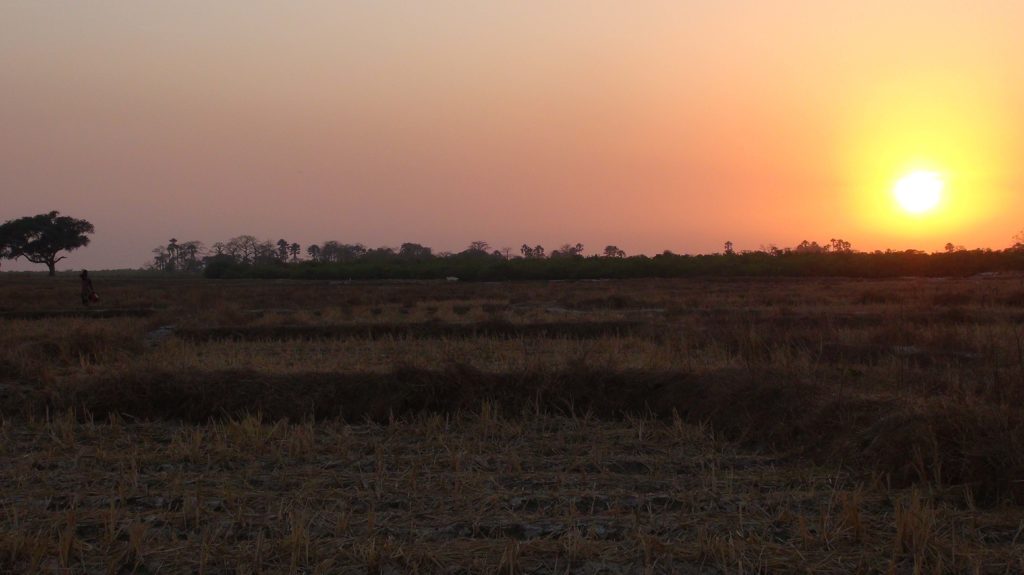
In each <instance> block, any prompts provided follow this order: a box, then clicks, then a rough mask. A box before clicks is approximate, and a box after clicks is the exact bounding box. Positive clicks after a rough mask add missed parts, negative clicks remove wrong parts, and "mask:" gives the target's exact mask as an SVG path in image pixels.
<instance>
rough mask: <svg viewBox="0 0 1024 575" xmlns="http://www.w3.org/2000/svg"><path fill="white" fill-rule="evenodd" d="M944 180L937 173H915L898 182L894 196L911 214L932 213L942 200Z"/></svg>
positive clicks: (894, 189)
mask: <svg viewBox="0 0 1024 575" xmlns="http://www.w3.org/2000/svg"><path fill="white" fill-rule="evenodd" d="M942 187H943V183H942V178H941V177H940V176H939V174H937V173H935V172H923V171H919V172H913V173H911V174H909V175H906V176H904V177H903V178H901V179H900V181H898V182H896V186H895V187H894V188H893V195H894V196H895V197H896V201H897V202H899V204H900V206H901V207H902V208H903V209H904V210H906V211H907V212H909V213H911V214H921V213H924V212H928V211H931V210H932V209H934V208H935V206H937V205H938V203H939V200H940V199H941V198H942Z"/></svg>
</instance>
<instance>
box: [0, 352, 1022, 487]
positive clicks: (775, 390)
mask: <svg viewBox="0 0 1024 575" xmlns="http://www.w3.org/2000/svg"><path fill="white" fill-rule="evenodd" d="M0 400H3V401H4V403H5V404H4V405H2V406H0V407H2V409H0V410H2V412H3V413H4V414H9V415H15V414H18V413H21V414H24V413H28V412H34V413H37V414H42V413H45V412H47V411H48V412H49V413H54V412H58V411H62V410H67V409H75V410H77V411H79V412H80V413H82V414H85V413H89V414H91V415H92V416H93V417H97V418H106V417H107V416H108V415H109V414H119V415H122V416H128V417H130V418H137V419H147V420H160V419H169V420H180V421H188V422H206V421H209V420H211V419H213V420H218V419H224V418H227V417H235V416H238V415H240V414H245V413H257V412H258V413H261V414H262V415H263V417H264V418H266V419H270V420H277V419H290V420H305V419H309V418H316V419H335V418H342V419H345V420H348V421H352V422H362V421H365V420H367V419H370V420H374V421H379V422H386V421H388V420H390V419H391V418H405V417H413V416H415V415H418V414H423V413H460V412H461V413H468V412H474V411H476V410H479V409H480V407H481V405H482V404H483V403H484V402H488V403H490V404H491V405H493V406H495V407H497V408H499V409H501V410H502V411H503V412H504V413H507V414H519V416H521V417H530V416H531V415H532V414H536V413H538V412H556V413H563V414H566V415H570V416H578V415H581V414H586V413H589V414H590V415H592V416H595V417H598V418H622V417H625V416H628V415H647V416H653V417H657V418H673V417H676V416H679V417H681V418H683V419H684V420H690V421H695V422H696V421H704V422H709V423H711V424H712V426H713V427H714V429H715V430H716V431H717V432H719V433H723V434H724V435H725V436H727V437H729V438H732V439H735V440H739V441H741V442H742V443H744V444H747V445H753V446H758V447H764V448H768V449H772V450H774V451H776V452H782V453H789V454H793V455H800V456H807V457H811V458H813V459H815V460H817V461H819V462H823V463H829V464H839V465H845V466H848V467H850V468H852V469H855V470H861V471H865V472H866V471H877V472H880V473H882V474H884V475H885V476H887V477H888V478H889V479H891V480H892V481H893V482H894V483H895V484H904V485H905V484H910V483H914V482H925V483H929V484H934V485H946V486H949V485H956V486H962V487H967V488H970V490H971V492H972V494H973V496H974V497H976V498H977V499H978V500H979V501H989V502H992V501H997V500H999V499H1003V498H1009V499H1012V500H1014V501H1018V502H1019V501H1024V489H1022V486H1021V482H1020V480H1021V479H1022V478H1024V414H1022V413H1021V412H1020V410H1019V409H1016V408H1013V407H1011V406H1012V405H1013V404H1011V403H1001V404H994V403H986V402H981V401H965V400H964V398H960V399H953V398H936V399H921V398H913V399H912V398H909V397H907V396H905V395H903V396H900V395H867V394H857V393H849V392H847V393H838V390H837V389H836V388H835V387H833V386H830V385H827V384H823V383H815V382H809V381H799V380H794V379H793V378H792V377H791V376H788V375H786V374H783V373H780V372H774V371H757V372H750V371H743V370H737V369H723V370H718V371H714V372H707V373H699V374H698V373H689V372H653V371H611V372H610V371H599V370H596V369H592V368H587V367H581V368H579V369H573V370H564V371H559V372H522V373H487V372H481V371H477V370H474V369H471V368H467V367H465V366H461V365H455V366H452V367H450V368H449V369H444V370H422V369H399V370H396V371H394V372H393V373H390V374H375V373H327V374H323V373H309V374H297V375H267V374H262V373H259V372H255V371H223V372H205V373H204V372H195V373H167V372H153V373H125V374H122V375H111V376H103V377H93V378H82V379H80V380H78V381H76V382H73V383H70V384H69V385H68V387H67V388H65V389H60V390H51V391H50V392H49V393H46V394H43V393H41V392H40V393H37V394H33V395H26V394H18V395H7V396H6V397H5V396H4V394H0Z"/></svg>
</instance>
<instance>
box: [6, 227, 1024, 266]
mask: <svg viewBox="0 0 1024 575" xmlns="http://www.w3.org/2000/svg"><path fill="white" fill-rule="evenodd" d="M94 231H95V230H94V227H93V225H92V224H91V223H90V222H88V221H86V220H82V219H76V218H72V217H69V216H62V215H60V213H59V212H56V211H54V212H49V213H46V214H39V215H36V216H29V217H23V218H18V219H14V220H9V221H7V222H5V223H4V224H2V225H0V259H19V258H24V259H26V260H28V261H30V262H34V263H39V264H45V265H46V266H47V268H48V270H49V272H50V275H53V274H54V273H55V270H56V265H57V263H58V262H60V261H61V260H63V259H64V258H65V257H66V256H64V255H60V254H61V253H62V252H68V251H72V250H75V249H78V248H81V247H85V246H87V245H89V240H90V238H89V236H90V235H92V234H93V233H94ZM1014 239H1015V243H1014V244H1013V245H1012V246H1010V247H1008V248H1006V249H1003V250H991V249H977V250H967V249H964V248H963V247H962V246H958V245H955V244H953V243H952V242H950V243H947V244H946V245H945V248H944V250H943V251H942V252H935V253H926V252H923V251H919V250H903V251H893V250H885V251H873V252H861V251H857V250H855V249H853V246H852V245H851V244H850V242H848V241H845V240H843V239H837V238H833V239H830V240H829V241H827V242H822V243H818V242H817V241H807V240H804V241H802V242H800V243H798V244H796V245H795V246H793V247H783V248H780V247H777V246H767V247H762V248H761V249H758V250H747V251H739V252H738V251H736V249H735V246H734V245H733V243H732V242H731V241H727V242H725V243H724V244H723V249H722V251H721V252H717V253H712V254H699V255H688V254H675V253H673V252H671V251H665V252H662V253H661V254H658V255H655V256H646V255H633V256H627V255H626V253H625V252H624V251H623V250H621V249H619V248H618V247H617V246H614V245H608V246H605V248H604V249H603V250H601V251H600V252H599V253H597V254H590V255H587V254H585V253H584V246H583V244H582V243H566V244H563V245H561V246H560V247H558V248H557V249H553V250H551V251H550V252H549V251H547V250H546V249H545V248H544V246H542V245H539V244H538V245H530V244H522V245H521V246H520V247H519V249H518V250H514V249H512V248H510V247H504V248H500V249H495V248H493V247H492V246H491V245H490V244H488V243H487V242H485V241H474V242H471V243H470V244H469V245H468V246H467V247H466V248H465V249H464V250H462V251H459V252H444V251H442V252H435V251H434V250H433V249H432V248H430V247H428V246H424V245H422V244H417V243H403V244H402V245H401V246H399V247H398V248H391V247H377V248H368V247H366V246H365V245H363V244H360V243H355V244H348V243H343V242H338V241H326V242H323V243H321V244H313V245H309V246H306V247H305V249H303V246H301V245H300V244H298V243H296V242H289V241H287V240H285V239H283V238H282V239H279V240H277V242H271V241H268V240H260V239H258V238H256V237H255V236H252V235H241V236H238V237H235V238H231V239H230V240H228V241H226V242H217V243H215V244H213V245H212V246H209V247H207V246H206V245H204V244H203V243H202V242H199V241H179V240H178V239H177V238H171V239H170V240H169V241H168V242H167V244H166V245H161V246H159V247H157V248H155V249H154V250H153V258H152V260H151V261H150V262H149V263H148V265H147V266H146V267H148V268H149V269H151V270H157V271H160V272H165V273H202V274H204V275H205V276H206V277H210V278H296V279H318V278H324V279H443V278H450V277H457V278H459V279H463V280H471V281H472V280H477V281H481V280H487V281H498V280H518V279H549V280H552V279H599V278H635V277H696V276H847V277H898V276H968V275H974V274H978V273H983V272H992V271H1024V234H1018V235H1017V236H1016V237H1015V238H1014Z"/></svg>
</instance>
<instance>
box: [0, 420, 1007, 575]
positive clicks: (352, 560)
mask: <svg viewBox="0 0 1024 575" xmlns="http://www.w3.org/2000/svg"><path fill="white" fill-rule="evenodd" d="M2 431H3V435H2V439H3V442H2V446H3V447H2V448H0V572H4V570H6V572H11V573H35V572H38V573H256V572H262V573H409V572H421V573H426V572H429V573H434V572H441V573H476V572H501V573H549V572H571V573H741V572H742V573H757V572H762V573H778V572H801V573H807V572H812V573H854V572H864V573H870V572H891V573H915V572H924V573H941V572H947V571H963V572H993V573H996V572H998V573H1003V572H1019V570H1020V569H1021V567H1022V564H1021V562H1020V561H1021V559H1020V557H1021V549H1022V548H1021V545H1020V531H1021V525H1024V523H1021V514H1020V512H1019V511H1017V510H1015V509H1012V508H1011V509H1007V510H998V509H989V510H972V509H964V508H962V506H960V507H955V506H953V505H952V504H943V503H940V502H939V501H941V500H942V498H941V497H936V496H935V494H934V493H933V494H928V495H925V494H922V493H918V492H917V491H911V490H889V489H886V488H885V487H884V486H883V485H878V484H876V485H864V484H860V483H858V482H857V481H855V480H854V479H852V478H850V477H848V476H846V475H844V474H843V473H841V472H837V471H836V470H828V469H821V468H813V467H807V466H803V465H802V464H799V463H794V462H792V461H780V460H775V459H773V458H771V457H767V456H763V455H757V454H753V453H749V452H743V451H740V450H737V449H736V448H735V447H734V446H733V445H731V444H729V443H724V442H720V441H716V440H714V439H713V438H711V437H709V436H708V435H707V434H706V433H705V432H704V431H703V430H701V429H699V428H696V427H692V426H689V425H686V424H683V423H682V422H680V421H676V422H658V421H651V420H641V419H627V420H622V421H596V420H593V419H590V418H586V417H566V416H551V415H534V416H527V415H520V416H517V417H516V418H512V419H505V418H501V417H498V416H497V415H496V414H495V413H494V412H493V410H492V409H491V408H490V407H489V406H488V405H487V404H484V405H483V407H482V409H481V412H480V413H479V414H475V415H467V416H461V417H444V416H441V415H432V416H423V417H421V418H419V419H416V420H413V421H396V422H393V423H391V424H388V425H376V424H363V425H346V424H344V423H341V422H337V423H332V422H324V423H307V424H286V423H284V422H281V423H276V424H275V423H271V422H264V421H261V420H260V419H259V418H257V417H250V418H246V419H241V420H232V421H227V422H225V423H210V424H207V425H201V426H194V425H177V424H171V423H129V422H123V421H116V420H115V421H113V422H106V423H102V424H101V423H95V424H90V423H78V422H76V421H75V420H74V419H73V418H71V417H58V418H54V419H52V420H50V421H47V422H38V421H37V422H19V423H18V424H17V425H15V424H14V423H12V422H11V421H7V422H5V423H4V424H3V427H2Z"/></svg>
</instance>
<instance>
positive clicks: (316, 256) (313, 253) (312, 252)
mask: <svg viewBox="0 0 1024 575" xmlns="http://www.w3.org/2000/svg"><path fill="white" fill-rule="evenodd" d="M306 253H307V254H309V259H311V260H313V261H314V262H318V261H320V246H318V245H316V244H313V245H311V246H309V247H308V248H306Z"/></svg>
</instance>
